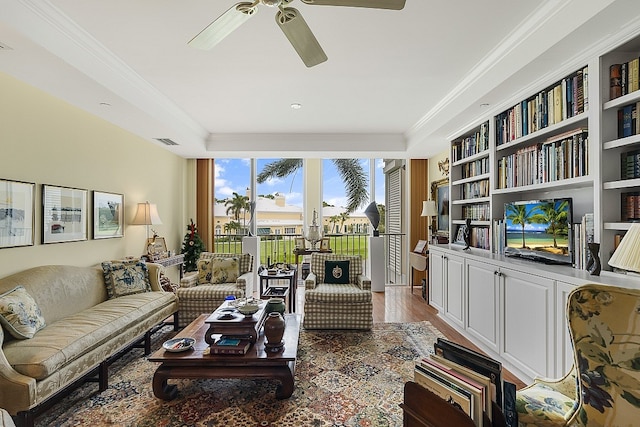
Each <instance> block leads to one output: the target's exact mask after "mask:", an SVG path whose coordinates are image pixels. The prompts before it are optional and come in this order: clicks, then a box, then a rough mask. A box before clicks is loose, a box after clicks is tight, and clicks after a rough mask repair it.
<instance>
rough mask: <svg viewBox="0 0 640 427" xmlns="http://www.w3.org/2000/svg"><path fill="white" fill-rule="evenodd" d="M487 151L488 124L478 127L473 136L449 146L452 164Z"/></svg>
mask: <svg viewBox="0 0 640 427" xmlns="http://www.w3.org/2000/svg"><path fill="white" fill-rule="evenodd" d="M488 149H489V122H485V123H483V124H481V125H480V128H479V130H478V131H477V132H476V133H474V134H473V135H469V136H467V137H465V138H462V139H461V140H460V141H456V142H453V143H452V144H451V158H452V159H453V161H454V162H457V161H458V160H462V159H464V158H466V157H470V156H473V155H475V154H478V153H481V152H483V151H485V150H488Z"/></svg>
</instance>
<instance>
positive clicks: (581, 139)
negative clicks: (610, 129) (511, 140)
mask: <svg viewBox="0 0 640 427" xmlns="http://www.w3.org/2000/svg"><path fill="white" fill-rule="evenodd" d="M588 166H589V138H588V133H587V130H586V129H576V130H573V131H570V132H567V133H566V134H562V135H559V136H558V137H553V138H550V139H548V140H547V141H546V142H544V143H542V144H534V145H531V146H528V147H524V148H521V149H519V150H518V151H516V152H515V153H513V154H510V155H507V156H503V157H502V158H500V159H498V182H497V188H513V187H521V186H524V185H534V184H543V183H546V182H553V181H558V180H561V179H568V178H575V177H579V176H585V175H588V173H589V167H588Z"/></svg>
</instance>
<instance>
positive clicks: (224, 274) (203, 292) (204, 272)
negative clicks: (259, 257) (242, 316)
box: [176, 252, 254, 327]
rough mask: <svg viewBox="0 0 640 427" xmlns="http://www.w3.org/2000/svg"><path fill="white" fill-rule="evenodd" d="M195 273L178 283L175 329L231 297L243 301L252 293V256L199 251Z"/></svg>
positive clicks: (208, 311) (210, 310) (212, 309)
mask: <svg viewBox="0 0 640 427" xmlns="http://www.w3.org/2000/svg"><path fill="white" fill-rule="evenodd" d="M197 266H198V270H197V271H195V272H191V273H187V274H185V276H184V277H183V278H182V280H181V281H180V288H179V289H178V290H177V291H176V295H177V296H178V312H179V316H178V319H179V327H185V326H187V325H188V324H189V323H191V322H192V321H194V320H195V319H196V318H198V316H200V315H201V314H203V313H212V312H213V311H214V310H215V309H216V308H218V307H219V306H220V304H222V303H223V302H224V299H225V298H226V297H227V296H229V295H233V296H234V297H236V298H244V297H245V296H247V295H251V294H252V293H253V276H254V274H253V255H251V254H248V253H246V254H230V253H213V252H202V253H201V254H200V258H199V259H198V262H197Z"/></svg>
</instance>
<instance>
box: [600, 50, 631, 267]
mask: <svg viewBox="0 0 640 427" xmlns="http://www.w3.org/2000/svg"><path fill="white" fill-rule="evenodd" d="M639 56H640V40H638V39H635V40H631V41H630V42H627V43H625V44H623V45H621V46H619V47H618V48H616V49H614V50H612V51H611V52H609V53H607V54H606V55H604V56H602V59H601V79H600V80H601V81H600V84H601V86H602V101H603V102H602V122H601V132H602V153H601V156H602V158H601V162H602V165H603V167H602V199H601V205H602V236H601V245H600V247H601V257H602V258H603V263H606V261H607V260H608V259H609V258H610V255H611V253H612V252H613V251H614V250H615V248H616V246H617V243H618V242H619V241H620V239H621V237H622V236H624V233H625V232H626V230H628V229H629V227H630V226H631V223H632V222H635V221H638V220H640V198H639V196H638V195H640V123H639V121H638V119H637V115H638V112H639V110H638V108H639V107H640V90H638V89H640V77H639V74H640V71H639V70H638V62H639V61H638V57H639ZM614 165H615V166H614ZM618 165H619V167H617V166H618Z"/></svg>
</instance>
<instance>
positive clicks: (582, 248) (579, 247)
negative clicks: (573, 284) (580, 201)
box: [572, 213, 594, 270]
mask: <svg viewBox="0 0 640 427" xmlns="http://www.w3.org/2000/svg"><path fill="white" fill-rule="evenodd" d="M593 230H594V223H593V213H587V214H584V216H583V217H582V219H581V220H580V222H578V223H575V224H573V230H572V238H573V267H574V268H576V269H578V270H584V269H585V268H586V266H587V263H588V262H589V259H590V258H591V253H590V252H589V251H588V250H587V244H588V243H593V240H594V237H593V236H594V234H593V233H594V231H593Z"/></svg>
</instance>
